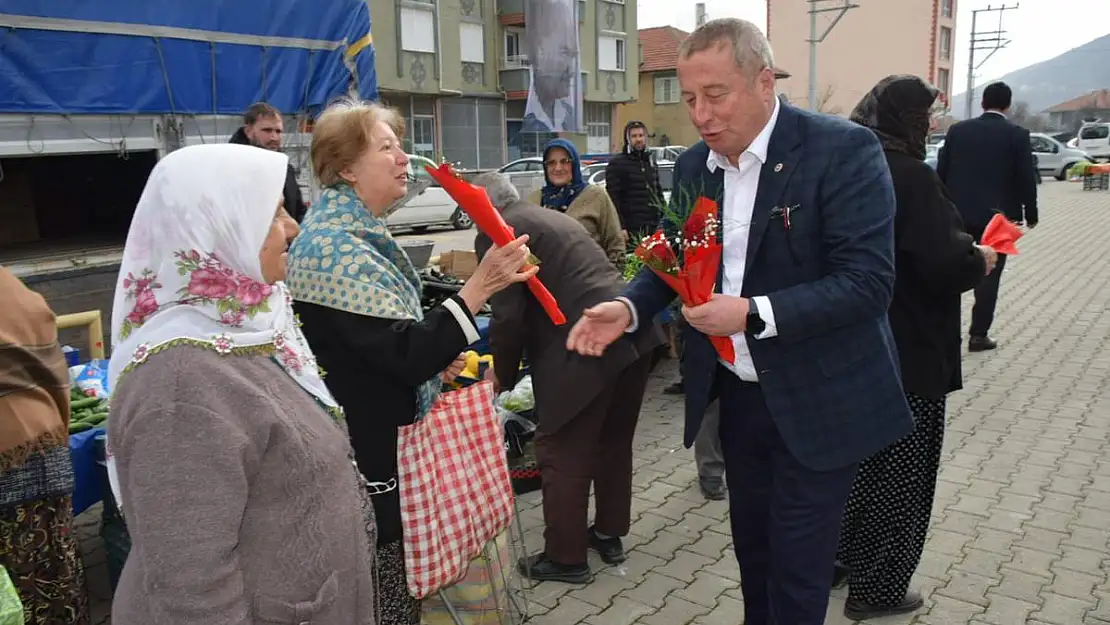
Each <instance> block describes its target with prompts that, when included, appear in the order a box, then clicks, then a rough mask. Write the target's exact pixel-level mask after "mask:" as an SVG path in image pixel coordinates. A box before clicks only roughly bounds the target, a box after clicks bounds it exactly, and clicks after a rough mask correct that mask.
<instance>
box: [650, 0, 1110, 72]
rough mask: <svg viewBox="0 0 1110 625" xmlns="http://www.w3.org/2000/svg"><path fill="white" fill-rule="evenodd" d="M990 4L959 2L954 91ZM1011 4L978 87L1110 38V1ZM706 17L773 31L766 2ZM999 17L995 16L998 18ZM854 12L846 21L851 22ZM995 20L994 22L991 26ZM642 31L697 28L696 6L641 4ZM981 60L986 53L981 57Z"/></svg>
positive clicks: (751, 1)
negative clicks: (1003, 39)
mask: <svg viewBox="0 0 1110 625" xmlns="http://www.w3.org/2000/svg"><path fill="white" fill-rule="evenodd" d="M777 1H779V2H799V3H803V2H805V1H806V0H777ZM906 1H907V0H855V2H856V4H859V5H860V8H858V9H856V10H857V11H866V10H867V4H868V3H871V2H906ZM988 4H993V5H994V6H1000V5H1001V4H1003V3H1002V2H999V1H998V0H994V1H993V3H992V2H991V1H990V0H957V2H956V7H957V13H958V15H957V22H956V39H957V46H956V58H955V59H954V63H955V68H954V71H953V72H952V90H953V91H954V92H956V93H960V92H963V91H964V90H965V89H966V85H967V61H968V48H969V38H970V36H971V12H972V10H973V9H979V8H985V7H986V6H987V5H988ZM1008 4H1010V5H1014V4H1020V8H1018V9H1015V10H1013V11H1006V12H1005V13H1004V14H1003V21H1002V27H1003V28H1004V29H1005V30H1007V31H1008V36H1009V38H1010V39H1011V40H1012V43H1011V44H1010V45H1009V47H1008V48H1005V49H1003V50H999V51H998V52H996V53H995V54H994V56H992V57H991V58H990V60H989V61H987V62H986V63H985V64H984V65H983V66H982V67H980V68H979V70H978V71H977V72H976V75H977V78H976V84H982V83H983V82H984V81H989V80H990V79H992V78H997V77H999V76H1002V75H1004V74H1006V73H1007V72H1011V71H1013V70H1015V69H1020V68H1022V67H1025V66H1027V65H1032V64H1033V63H1036V62H1038V61H1043V60H1046V59H1050V58H1052V57H1054V56H1058V55H1060V54H1062V53H1064V52H1067V51H1068V50H1070V49H1072V48H1074V47H1077V46H1080V45H1082V44H1084V43H1086V42H1088V41H1090V40H1092V39H1095V38H1097V37H1100V36H1102V35H1105V34H1108V33H1110V1H1108V0H1019V1H1018V2H1015V1H1014V0H1010V2H1009V3H1008ZM706 12H707V13H708V14H709V17H710V18H714V17H741V18H744V19H746V20H751V21H752V22H755V23H756V24H758V25H759V26H760V28H766V27H767V3H766V2H765V0H708V1H707V2H706ZM997 15H998V14H997V13H980V14H979V16H980V22H981V23H983V22H985V24H983V25H982V26H980V27H979V30H980V31H989V30H995V29H996V28H997V25H998V17H997ZM992 16H993V17H992ZM851 18H852V14H851V13H849V14H848V15H846V16H845V17H844V19H851ZM991 20H993V22H992V21H991ZM639 22H640V28H650V27H653V26H666V25H674V26H677V27H678V28H681V29H683V30H687V31H689V30H693V28H694V2H688V3H687V2H684V1H683V0H639ZM978 54H979V55H980V56H981V55H983V54H985V53H978ZM1083 61H1084V62H1088V63H1092V64H1094V63H1097V62H1105V61H1104V60H1099V59H1093V58H1092V59H1084V60H1083Z"/></svg>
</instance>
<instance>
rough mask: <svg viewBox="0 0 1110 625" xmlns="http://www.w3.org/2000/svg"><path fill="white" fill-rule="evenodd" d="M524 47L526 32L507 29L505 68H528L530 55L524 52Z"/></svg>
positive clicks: (517, 29)
mask: <svg viewBox="0 0 1110 625" xmlns="http://www.w3.org/2000/svg"><path fill="white" fill-rule="evenodd" d="M524 46H525V41H524V31H523V30H522V29H519V28H506V29H505V67H507V68H520V67H528V65H529V63H528V54H527V53H526V52H525V51H524Z"/></svg>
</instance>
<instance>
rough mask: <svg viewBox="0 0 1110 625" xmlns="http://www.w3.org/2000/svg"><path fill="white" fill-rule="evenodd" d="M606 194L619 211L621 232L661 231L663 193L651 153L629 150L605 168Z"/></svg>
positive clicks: (616, 157)
mask: <svg viewBox="0 0 1110 625" xmlns="http://www.w3.org/2000/svg"><path fill="white" fill-rule="evenodd" d="M605 190H606V191H608V192H609V197H610V198H611V199H612V200H613V204H614V205H615V206H616V207H617V215H619V216H620V220H621V229H623V230H627V231H628V232H630V233H638V234H646V233H650V232H653V231H655V229H656V228H658V227H659V218H660V215H661V213H662V210H661V209H662V205H663V191H662V187H661V186H660V184H659V170H658V169H656V167H655V163H652V162H651V153H650V152H648V151H647V150H644V151H642V152H637V151H632V152H629V151H628V150H625V151H623V152H621V153H620V154H617V155H616V156H614V157H613V158H612V159H610V160H609V164H608V165H607V166H606V167H605Z"/></svg>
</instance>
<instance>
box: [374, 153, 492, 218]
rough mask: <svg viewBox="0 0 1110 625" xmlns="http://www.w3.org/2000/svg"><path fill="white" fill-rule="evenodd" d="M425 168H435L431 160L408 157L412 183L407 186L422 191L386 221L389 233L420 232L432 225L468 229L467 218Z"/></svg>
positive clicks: (420, 157)
mask: <svg viewBox="0 0 1110 625" xmlns="http://www.w3.org/2000/svg"><path fill="white" fill-rule="evenodd" d="M425 165H431V166H432V167H435V163H434V162H432V160H431V159H428V158H424V157H423V156H417V155H415V154H410V155H409V165H408V174H409V180H411V181H413V182H411V183H410V184H415V185H421V186H425V188H424V189H423V190H422V191H421V192H419V193H417V194H416V195H414V196H413V197H412V198H411V199H410V200H409V201H408V202H406V203H405V205H404V206H402V207H401V208H400V209H399V210H397V212H395V213H393V214H392V215H390V216H389V217H387V218H386V224H387V225H388V226H389V230H390V231H393V230H413V231H421V230H425V229H427V228H429V227H431V226H450V227H452V228H454V229H456V230H466V229H467V228H470V226H471V225H472V222H471V220H470V215H467V214H466V213H465V212H464V211H463V210H461V209H460V208H459V205H458V204H456V203H455V200H452V199H451V196H450V195H447V192H446V191H444V190H443V187H441V186H439V184H438V183H436V181H435V180H434V179H432V177H431V176H429V175H428V172H427V171H425V170H424V166H425Z"/></svg>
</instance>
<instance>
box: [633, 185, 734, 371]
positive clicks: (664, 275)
mask: <svg viewBox="0 0 1110 625" xmlns="http://www.w3.org/2000/svg"><path fill="white" fill-rule="evenodd" d="M717 214H718V209H717V203H716V202H714V201H713V200H710V199H709V198H706V197H699V198H698V199H697V201H696V202H695V203H694V208H693V210H692V211H691V212H690V215H689V216H688V217H687V218H686V222H685V223H683V224H682V228H681V232H680V234H679V235H678V237H677V240H669V239H668V237H667V235H666V233H665V232H664V231H662V230H658V231H656V232H655V234H653V235H651V236H649V237H646V238H645V239H644V240H643V241H641V242H640V245H639V246H637V247H636V256H638V257H640V260H642V261H644V264H645V265H646V266H647V267H648V268H650V269H651V270H652V271H653V272H655V275H657V276H659V279H660V280H662V281H663V282H665V283H666V284H667V286H669V287H671V290H673V291H674V292H675V294H676V295H678V297H679V299H681V300H682V303H683V304H685V305H686V306H700V305H701V304H704V303H706V302H708V301H709V299H710V298H711V297H712V296H713V289H714V288H715V287H716V285H717V273H718V270H719V269H720V266H721V244H720V242H719V241H718V240H717V228H718V227H719V224H718V221H717ZM676 247H678V248H679V249H681V251H682V259H681V261H680V260H679V258H678V254H677V253H676V252H675V248H676ZM709 341H710V343H712V344H713V347H714V349H716V350H717V355H718V356H720V357H721V360H723V361H725V362H728V363H732V362H735V361H736V348H735V346H734V345H733V344H732V337H729V336H711V337H709Z"/></svg>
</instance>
